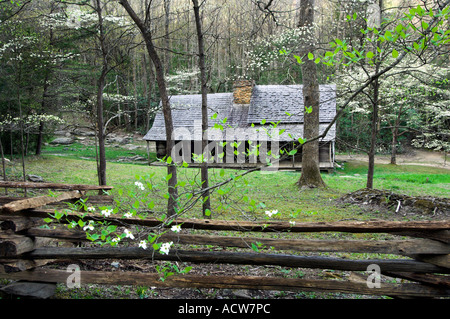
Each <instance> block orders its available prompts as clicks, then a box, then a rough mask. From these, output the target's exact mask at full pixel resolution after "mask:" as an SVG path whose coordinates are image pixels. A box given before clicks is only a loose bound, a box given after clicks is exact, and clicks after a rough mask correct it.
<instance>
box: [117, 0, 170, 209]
mask: <svg viewBox="0 0 450 319" xmlns="http://www.w3.org/2000/svg"><path fill="white" fill-rule="evenodd" d="M119 3H120V4H121V5H122V6H123V7H124V8H125V10H126V11H127V13H128V15H129V16H130V17H131V18H132V19H133V21H134V23H135V24H136V25H137V27H138V28H139V30H140V31H141V33H142V36H143V38H144V41H145V45H146V47H147V51H148V55H149V56H150V59H151V60H152V62H153V65H154V66H155V74H156V82H157V83H158V90H159V94H160V98H161V103H162V110H163V114H164V123H165V126H166V150H167V154H170V152H171V150H172V149H173V147H174V145H175V143H174V141H173V138H172V132H173V122H172V111H171V109H170V101H169V96H168V94H167V87H166V81H165V77H164V68H163V64H162V62H161V59H160V58H159V55H158V53H157V52H156V49H155V46H154V44H153V39H152V33H151V31H150V28H148V27H147V25H146V24H145V23H144V22H143V21H142V20H141V19H140V18H139V17H138V15H137V14H136V12H135V11H134V10H133V8H132V7H131V6H130V4H129V2H128V0H119ZM149 5H150V4H149ZM148 12H149V11H148ZM167 174H168V176H171V178H170V179H169V182H168V193H169V199H168V201H167V212H168V214H169V216H172V215H174V214H177V212H178V208H177V206H178V205H177V202H178V190H177V188H176V184H177V182H178V179H177V168H176V166H174V165H171V164H168V165H167Z"/></svg>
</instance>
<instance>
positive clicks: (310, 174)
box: [298, 0, 326, 187]
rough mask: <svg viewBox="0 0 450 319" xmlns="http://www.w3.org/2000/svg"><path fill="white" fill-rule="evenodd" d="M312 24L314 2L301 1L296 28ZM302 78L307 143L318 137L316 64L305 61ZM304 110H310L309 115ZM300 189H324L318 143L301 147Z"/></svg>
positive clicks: (309, 47)
mask: <svg viewBox="0 0 450 319" xmlns="http://www.w3.org/2000/svg"><path fill="white" fill-rule="evenodd" d="M313 22H314V0H302V1H301V5H300V21H299V24H298V26H299V27H303V28H305V27H306V28H312V27H313ZM313 50H314V45H312V44H311V45H304V46H303V47H302V49H301V55H302V56H305V55H307V54H308V53H309V52H313ZM301 68H302V77H303V99H304V104H305V110H303V111H304V124H303V138H305V139H306V140H307V141H308V140H309V139H312V138H314V137H316V136H318V135H319V83H318V80H317V67H316V63H315V62H314V61H312V60H309V59H305V62H304V63H303V64H302V66H301ZM306 108H312V111H311V112H310V113H308V112H306ZM298 185H299V186H301V187H304V186H306V187H326V185H325V182H324V181H323V180H322V176H321V175H320V167H319V141H318V140H316V141H313V142H307V143H305V144H304V145H303V155H302V174H301V176H300V179H299V181H298Z"/></svg>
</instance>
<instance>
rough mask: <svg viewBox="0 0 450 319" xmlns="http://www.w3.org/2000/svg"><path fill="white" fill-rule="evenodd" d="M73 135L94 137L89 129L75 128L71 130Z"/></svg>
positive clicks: (93, 133)
mask: <svg viewBox="0 0 450 319" xmlns="http://www.w3.org/2000/svg"><path fill="white" fill-rule="evenodd" d="M73 134H75V135H78V136H95V132H94V131H91V130H89V129H82V128H76V129H74V130H73Z"/></svg>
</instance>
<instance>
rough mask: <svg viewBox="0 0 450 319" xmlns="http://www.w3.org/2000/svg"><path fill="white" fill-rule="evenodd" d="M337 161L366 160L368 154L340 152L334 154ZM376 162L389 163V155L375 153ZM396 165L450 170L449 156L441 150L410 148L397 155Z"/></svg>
mask: <svg viewBox="0 0 450 319" xmlns="http://www.w3.org/2000/svg"><path fill="white" fill-rule="evenodd" d="M336 160H337V161H350V160H354V161H362V162H368V160H369V159H368V156H367V155H364V154H348V155H347V154H341V155H336ZM375 163H376V164H390V163H391V158H390V155H376V156H375ZM397 165H421V166H430V167H439V168H443V169H447V170H450V156H449V155H448V154H447V157H446V156H445V154H444V153H443V152H433V151H425V150H416V149H414V150H410V151H408V152H406V153H404V154H398V155H397Z"/></svg>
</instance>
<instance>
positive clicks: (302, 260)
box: [0, 182, 450, 298]
mask: <svg viewBox="0 0 450 319" xmlns="http://www.w3.org/2000/svg"><path fill="white" fill-rule="evenodd" d="M1 187H8V188H13V187H15V188H50V189H54V190H64V192H61V193H58V195H55V196H52V197H50V196H46V195H44V196H37V197H33V198H1V199H0V205H2V206H0V226H1V230H0V278H3V279H8V280H11V281H12V283H11V284H10V285H8V286H6V287H4V288H2V289H3V291H5V292H11V293H17V292H18V291H19V292H20V291H30V290H31V291H33V289H34V290H45V287H46V286H45V285H48V284H50V285H55V284H56V283H63V284H66V283H67V282H68V278H69V276H71V273H70V272H68V271H67V269H64V268H58V267H56V266H55V265H58V262H60V263H64V264H65V265H67V263H74V264H76V263H77V261H80V260H93V259H96V260H99V259H107V260H133V259H134V260H136V259H138V260H148V262H149V263H151V262H153V261H161V260H162V261H176V262H186V263H195V264H201V263H207V264H235V265H259V266H262V265H265V266H282V267H290V268H312V269H322V270H339V271H344V272H346V273H347V272H349V275H346V276H343V277H342V278H340V279H339V280H335V279H302V278H285V277H277V276H272V277H266V276H245V275H204V274H201V275H196V274H191V273H188V274H183V275H181V274H179V275H173V276H170V277H167V278H166V279H165V280H164V281H162V280H161V276H160V274H157V273H147V272H137V271H87V270H81V271H80V273H79V276H80V280H81V283H82V284H104V285H139V286H154V287H173V288H218V289H221V288H228V289H257V290H278V291H316V292H329V293H348V294H362V295H380V296H392V297H399V298H404V297H405V298H411V297H412V298H418V297H429V298H442V297H444V298H445V297H449V296H450V277H449V275H448V274H449V273H450V258H449V253H450V221H449V220H440V221H381V220H374V221H342V222H302V223H298V222H297V223H296V224H291V223H289V222H283V221H272V222H267V221H263V222H247V221H225V220H211V219H181V218H179V219H176V220H175V221H174V222H173V223H172V225H171V226H173V225H174V224H181V225H182V229H183V231H182V232H181V233H173V232H170V231H168V232H166V233H164V234H163V235H162V236H161V237H160V239H159V240H160V241H161V242H162V241H172V242H173V243H174V244H177V245H175V246H174V247H173V248H172V249H171V251H170V252H169V253H168V254H167V255H163V254H160V253H159V252H155V251H154V250H152V249H151V248H148V249H145V250H144V249H142V248H137V247H109V248H108V247H86V246H88V245H81V246H80V245H78V246H75V245H73V246H69V247H67V245H64V246H60V245H56V246H55V242H57V243H61V242H73V243H79V242H83V241H88V240H87V239H86V237H85V233H83V232H80V231H72V230H68V229H67V228H57V227H56V228H50V229H49V228H43V227H41V226H42V225H44V224H46V223H45V222H44V220H43V219H44V218H46V217H48V214H49V213H52V212H53V211H54V210H53V209H49V208H48V207H49V206H48V205H54V204H58V203H60V202H66V201H76V200H77V199H79V198H83V197H85V196H86V192H88V191H95V190H97V191H98V190H101V189H104V190H105V189H108V188H107V187H98V186H89V185H66V184H44V183H13V182H0V188H1ZM88 200H89V201H91V202H93V203H101V202H104V201H105V200H109V201H111V198H110V197H109V196H88ZM82 214H84V217H85V218H86V217H89V218H97V219H100V218H101V219H102V220H105V221H107V222H109V223H111V224H115V225H118V226H123V225H124V222H125V223H126V224H127V225H140V226H145V227H150V228H151V227H167V226H164V224H163V223H162V222H161V221H159V220H157V219H140V218H128V219H126V220H123V219H115V218H102V216H99V215H98V214H97V215H94V214H90V213H86V212H73V213H69V214H68V215H67V220H75V221H77V220H78V219H79V218H81V215H82ZM190 230H202V232H201V234H198V232H197V233H195V234H192V232H191V231H190ZM208 231H211V232H214V234H217V233H218V232H220V231H226V232H228V233H230V232H239V235H235V236H230V235H228V236H218V235H211V234H210V233H208ZM258 232H277V236H276V237H281V236H282V235H283V234H289V238H284V239H278V238H263V237H261V236H255V234H253V235H251V234H252V233H258ZM318 232H334V233H340V232H342V233H386V234H391V235H395V236H392V238H395V239H389V240H353V239H352V240H347V239H342V240H341V239H333V240H316V239H301V238H302V237H301V236H300V235H299V236H295V234H297V233H298V234H300V233H318ZM292 238H296V239H292ZM252 243H253V244H255V243H258V246H259V247H265V248H271V249H270V250H269V251H271V253H268V252H267V251H268V250H265V249H261V250H259V251H255V250H254V249H252ZM203 246H205V247H203ZM212 246H216V247H222V248H225V249H221V250H219V249H218V250H211V249H210V248H211V247H212ZM180 247H183V248H185V249H181V248H180ZM201 247H203V248H201ZM229 247H232V248H233V249H230V248H229ZM275 252H276V253H275ZM280 252H283V253H280ZM324 252H325V253H331V254H333V253H347V254H352V253H362V254H365V253H369V254H381V255H383V254H386V257H385V258H380V259H349V258H345V257H329V256H323V255H319V256H314V255H311V253H324ZM392 255H399V256H402V257H407V258H400V259H398V258H392ZM377 256H378V255H377ZM388 256H391V257H388ZM50 263H51V265H52V266H51V267H45V266H46V265H48V264H50ZM371 265H376V266H377V267H379V268H378V269H379V270H380V272H381V276H382V277H383V278H384V280H382V281H381V282H380V284H379V285H375V287H374V286H370V285H368V282H369V277H370V276H371V275H372V277H371V278H374V277H373V275H376V274H374V273H370V272H368V267H369V266H371ZM385 276H387V277H385ZM390 278H401V279H403V280H401V282H400V283H392V282H391V281H390V280H387V281H386V279H390ZM375 279H376V277H375ZM395 282H398V281H395ZM18 283H19V284H20V285H18ZM46 283H47V284H46ZM34 284H35V286H34ZM40 285H43V286H40ZM9 286H11V289H9V290H8V287H9ZM24 286H25V287H31V288H29V289H26V288H24ZM24 294H26V293H24ZM30 294H31V293H30ZM50 295H51V294H50Z"/></svg>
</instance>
